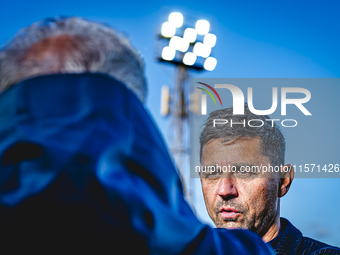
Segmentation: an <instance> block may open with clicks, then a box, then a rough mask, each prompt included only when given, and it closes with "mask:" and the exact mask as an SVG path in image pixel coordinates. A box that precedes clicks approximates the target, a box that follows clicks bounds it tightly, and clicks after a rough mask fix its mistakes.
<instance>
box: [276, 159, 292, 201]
mask: <svg viewBox="0 0 340 255" xmlns="http://www.w3.org/2000/svg"><path fill="white" fill-rule="evenodd" d="M280 175H281V176H280V186H279V197H283V196H284V195H286V194H287V192H288V190H289V188H290V185H291V184H292V182H293V179H294V168H293V166H292V165H291V164H287V165H285V166H284V167H282V170H281V174H280Z"/></svg>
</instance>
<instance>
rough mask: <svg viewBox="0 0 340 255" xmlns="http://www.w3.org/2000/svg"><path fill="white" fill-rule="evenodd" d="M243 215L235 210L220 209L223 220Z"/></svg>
mask: <svg viewBox="0 0 340 255" xmlns="http://www.w3.org/2000/svg"><path fill="white" fill-rule="evenodd" d="M240 214H241V212H239V211H237V210H236V209H234V208H229V207H227V208H221V209H220V215H221V217H222V219H233V218H236V217H238V216H239V215H240Z"/></svg>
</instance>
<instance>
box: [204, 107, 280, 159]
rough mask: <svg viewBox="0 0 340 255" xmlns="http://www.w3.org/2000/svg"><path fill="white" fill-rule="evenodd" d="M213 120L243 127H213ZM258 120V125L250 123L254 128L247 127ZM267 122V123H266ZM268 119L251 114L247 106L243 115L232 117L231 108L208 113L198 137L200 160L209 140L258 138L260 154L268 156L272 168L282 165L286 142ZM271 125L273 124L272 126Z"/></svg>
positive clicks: (276, 127)
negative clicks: (224, 120) (259, 140)
mask: <svg viewBox="0 0 340 255" xmlns="http://www.w3.org/2000/svg"><path fill="white" fill-rule="evenodd" d="M215 119H226V120H228V121H230V120H232V121H233V122H234V123H235V122H238V123H239V122H243V121H245V123H246V125H245V127H244V126H243V125H240V124H237V125H233V126H232V127H230V125H226V124H224V125H215V127H214V120H215ZM254 119H260V120H262V121H263V123H264V124H263V125H262V126H261V125H259V124H262V123H261V122H260V121H257V123H259V124H258V125H255V123H252V124H251V125H253V126H256V127H250V126H248V125H247V123H248V121H249V120H254ZM266 120H267V121H266ZM268 120H270V118H269V117H268V116H265V115H256V114H253V113H252V112H251V111H250V110H249V108H248V105H247V104H245V106H244V115H233V108H232V107H230V108H226V109H221V110H216V111H213V112H211V113H210V115H209V118H208V120H207V122H206V123H205V124H204V129H203V131H202V133H201V135H200V145H201V146H200V147H201V148H200V160H201V159H202V149H203V147H204V145H205V144H206V143H207V142H209V141H210V140H211V139H217V138H226V140H224V141H223V142H226V141H230V140H233V139H236V138H239V137H260V139H261V153H262V154H263V155H265V156H268V157H269V159H270V162H271V164H272V165H273V166H279V165H284V155H285V150H286V142H285V138H284V137H283V135H282V133H281V131H280V130H279V128H278V126H277V125H276V124H275V123H274V121H268ZM272 123H273V124H272Z"/></svg>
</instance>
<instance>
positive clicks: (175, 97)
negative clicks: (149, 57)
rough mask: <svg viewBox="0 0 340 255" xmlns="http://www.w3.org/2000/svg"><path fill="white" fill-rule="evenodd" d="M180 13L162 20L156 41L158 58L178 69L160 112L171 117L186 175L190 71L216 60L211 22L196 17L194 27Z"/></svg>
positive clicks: (178, 157) (176, 148)
mask: <svg viewBox="0 0 340 255" xmlns="http://www.w3.org/2000/svg"><path fill="white" fill-rule="evenodd" d="M183 20H184V19H183V15H182V14H181V13H179V12H173V13H171V14H170V15H169V18H168V20H167V21H166V22H164V23H163V25H162V28H161V33H160V34H159V36H158V38H159V43H162V51H161V54H160V56H157V59H158V61H160V62H163V63H169V64H173V65H175V66H176V68H177V72H176V79H175V81H176V84H175V87H174V89H173V91H172V93H171V95H170V92H169V87H167V86H166V85H165V86H163V87H162V95H161V114H162V115H163V116H167V115H170V116H171V122H170V123H171V125H172V126H171V128H172V132H173V135H174V139H173V148H172V151H173V154H174V157H175V160H176V164H177V167H178V169H179V171H180V174H181V175H182V177H183V179H185V178H184V176H185V169H184V168H185V167H184V160H183V156H184V157H186V156H187V154H188V152H189V151H188V146H189V143H188V141H187V138H188V136H185V133H186V130H188V128H189V122H188V121H189V112H190V110H189V103H188V102H189V96H188V95H189V91H190V90H189V86H188V85H189V84H188V81H189V70H190V69H195V70H197V71H203V70H208V71H212V70H214V69H215V66H216V64H217V60H216V59H215V58H214V57H211V56H210V55H211V51H212V48H213V47H214V46H215V44H216V35H214V34H212V33H209V30H210V23H209V22H208V21H206V20H198V21H197V22H196V25H195V27H190V26H187V25H184V22H183ZM183 181H184V183H183V184H184V189H185V194H186V196H187V199H188V200H189V202H192V201H191V200H192V198H193V196H192V195H193V194H192V192H191V190H190V187H187V186H189V184H188V185H187V186H186V183H185V180H183Z"/></svg>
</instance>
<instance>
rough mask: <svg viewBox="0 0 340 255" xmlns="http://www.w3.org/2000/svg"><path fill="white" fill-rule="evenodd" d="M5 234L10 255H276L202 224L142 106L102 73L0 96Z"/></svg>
mask: <svg viewBox="0 0 340 255" xmlns="http://www.w3.org/2000/svg"><path fill="white" fill-rule="evenodd" d="M0 235H1V236H0V244H1V252H2V253H3V254H9V253H4V250H5V247H7V248H10V249H11V251H12V253H14V252H13V251H15V249H17V248H18V249H24V251H25V253H28V251H31V252H34V253H37V251H40V252H43V253H44V254H51V252H53V251H55V250H56V249H58V250H62V254H70V253H71V251H74V250H76V251H75V254H82V253H84V254H85V253H86V254H103V253H110V254H131V253H132V252H137V253H138V254H269V253H270V252H271V250H270V248H268V246H267V245H265V244H264V243H263V242H262V241H261V239H260V238H259V237H258V236H257V235H255V234H253V233H251V232H250V231H241V230H234V231H228V230H225V229H212V228H210V227H208V226H207V225H204V224H202V223H201V222H199V220H198V219H197V218H196V217H195V215H194V214H193V212H192V211H191V209H190V207H189V206H188V204H187V203H186V201H185V199H184V197H183V189H182V184H181V181H180V179H179V176H178V175H177V172H176V169H175V168H174V165H173V163H172V161H171V159H170V157H169V154H168V151H167V149H166V147H165V146H164V143H163V140H162V138H161V137H160V135H159V132H158V130H157V128H155V126H154V124H153V122H152V120H151V119H150V117H149V116H148V114H147V112H146V111H145V109H144V107H143V106H142V104H141V103H140V101H139V100H138V99H137V97H136V96H135V95H134V94H133V93H132V92H131V91H130V90H129V89H127V88H126V87H125V86H124V85H123V84H121V83H120V82H118V81H116V80H115V79H113V78H110V77H108V76H106V75H99V74H80V75H76V74H74V75H71V74H67V75H66V74H65V75H48V76H41V77H36V78H32V79H28V80H25V81H23V82H21V83H19V84H16V85H14V86H12V87H11V88H9V89H8V90H7V91H5V92H4V93H3V94H1V95H0ZM65 252H66V253H65Z"/></svg>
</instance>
